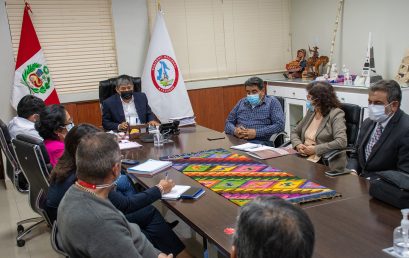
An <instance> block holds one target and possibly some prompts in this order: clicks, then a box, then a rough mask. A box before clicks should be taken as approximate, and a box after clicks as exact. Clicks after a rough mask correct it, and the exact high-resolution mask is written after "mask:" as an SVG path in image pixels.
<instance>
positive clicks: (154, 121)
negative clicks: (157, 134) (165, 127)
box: [148, 120, 160, 126]
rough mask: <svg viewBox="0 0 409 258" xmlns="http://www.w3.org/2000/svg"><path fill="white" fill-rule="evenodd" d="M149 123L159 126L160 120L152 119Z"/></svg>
mask: <svg viewBox="0 0 409 258" xmlns="http://www.w3.org/2000/svg"><path fill="white" fill-rule="evenodd" d="M148 125H150V126H159V125H160V123H159V122H158V121H156V120H152V121H149V122H148Z"/></svg>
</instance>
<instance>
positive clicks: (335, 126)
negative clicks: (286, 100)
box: [290, 81, 347, 172]
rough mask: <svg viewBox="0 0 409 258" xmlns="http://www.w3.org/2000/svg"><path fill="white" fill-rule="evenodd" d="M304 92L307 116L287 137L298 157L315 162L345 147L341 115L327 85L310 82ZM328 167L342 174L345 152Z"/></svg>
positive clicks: (343, 114) (343, 116)
mask: <svg viewBox="0 0 409 258" xmlns="http://www.w3.org/2000/svg"><path fill="white" fill-rule="evenodd" d="M307 92H308V95H307V114H306V115H305V117H304V118H303V119H302V120H301V122H300V123H298V125H297V126H296V127H295V128H294V130H293V131H292V132H291V135H290V138H291V143H292V145H293V147H294V148H296V149H297V151H298V152H299V153H300V154H301V155H305V156H308V158H307V159H308V160H310V161H313V162H318V161H319V160H320V159H321V156H322V155H323V154H324V153H326V152H329V151H331V150H341V149H345V148H346V146H347V134H346V125H345V113H344V111H342V109H340V108H339V107H340V105H341V103H340V102H339V100H338V98H337V95H336V94H335V91H334V88H333V87H332V85H331V84H329V83H328V82H323V81H316V82H312V83H310V84H308V85H307ZM329 166H330V168H331V170H335V171H339V172H343V171H344V170H345V166H346V153H341V154H339V155H337V156H336V157H334V158H333V159H332V160H331V162H330V164H329Z"/></svg>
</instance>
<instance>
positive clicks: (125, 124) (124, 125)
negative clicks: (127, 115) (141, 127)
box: [118, 122, 128, 131]
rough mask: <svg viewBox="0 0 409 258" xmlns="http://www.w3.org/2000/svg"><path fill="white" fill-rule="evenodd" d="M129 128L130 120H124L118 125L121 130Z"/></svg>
mask: <svg viewBox="0 0 409 258" xmlns="http://www.w3.org/2000/svg"><path fill="white" fill-rule="evenodd" d="M127 129H128V122H122V123H120V124H119V125H118V130H119V131H126V130H127Z"/></svg>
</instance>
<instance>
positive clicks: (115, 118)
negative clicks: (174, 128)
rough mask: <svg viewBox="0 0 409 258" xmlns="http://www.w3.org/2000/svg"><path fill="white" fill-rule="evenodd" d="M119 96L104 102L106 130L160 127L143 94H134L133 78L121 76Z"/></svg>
mask: <svg viewBox="0 0 409 258" xmlns="http://www.w3.org/2000/svg"><path fill="white" fill-rule="evenodd" d="M116 92H117V94H114V95H112V96H111V97H109V98H107V99H106V100H104V101H103V102H102V126H103V127H104V129H105V130H114V131H117V130H118V131H126V130H127V129H128V127H129V126H130V125H136V124H146V123H147V124H149V125H152V126H156V125H159V122H158V121H156V116H155V114H154V113H153V112H152V110H151V107H150V106H149V104H148V99H147V98H146V95H145V93H143V92H134V85H133V82H132V78H131V77H130V76H128V75H121V76H119V77H118V78H117V82H116Z"/></svg>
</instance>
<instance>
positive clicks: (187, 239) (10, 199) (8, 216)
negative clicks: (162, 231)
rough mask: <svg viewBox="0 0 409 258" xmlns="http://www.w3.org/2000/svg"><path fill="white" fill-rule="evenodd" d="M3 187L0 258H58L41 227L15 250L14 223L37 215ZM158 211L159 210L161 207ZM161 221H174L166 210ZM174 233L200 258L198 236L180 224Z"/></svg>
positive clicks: (9, 187) (23, 196) (21, 197)
mask: <svg viewBox="0 0 409 258" xmlns="http://www.w3.org/2000/svg"><path fill="white" fill-rule="evenodd" d="M6 184H7V189H6V186H5V183H4V181H2V180H0V257H7V258H51V257H62V256H60V255H58V254H57V253H56V252H55V251H54V250H53V249H52V247H51V244H50V230H49V229H48V228H47V226H45V225H44V226H43V227H41V228H40V229H38V230H35V231H33V232H31V233H30V234H29V235H30V238H26V240H27V241H26V244H25V246H23V247H17V245H16V235H17V230H16V229H17V226H16V223H17V221H20V220H23V219H27V218H31V217H37V214H35V213H34V212H33V211H32V210H31V208H30V206H29V204H28V195H27V194H22V193H19V192H18V191H17V190H15V188H14V187H13V186H12V184H11V183H10V181H6ZM157 205H158V204H157ZM158 208H160V207H158ZM159 210H161V208H160V209H159ZM165 218H166V220H168V221H173V220H175V219H178V218H177V217H176V216H175V215H174V214H173V213H172V212H170V211H166V216H165ZM179 221H180V220H179ZM175 232H176V234H178V236H179V237H180V238H181V239H182V241H183V242H184V243H185V245H186V247H187V250H188V251H189V253H191V254H192V255H194V256H195V257H203V248H202V241H203V240H202V238H201V237H200V236H199V235H197V234H195V233H192V232H191V230H190V228H189V226H187V225H186V224H185V223H183V222H182V221H180V223H179V225H178V226H176V228H175Z"/></svg>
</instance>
